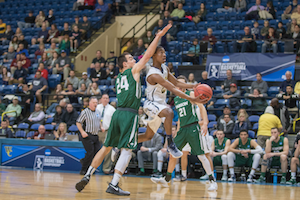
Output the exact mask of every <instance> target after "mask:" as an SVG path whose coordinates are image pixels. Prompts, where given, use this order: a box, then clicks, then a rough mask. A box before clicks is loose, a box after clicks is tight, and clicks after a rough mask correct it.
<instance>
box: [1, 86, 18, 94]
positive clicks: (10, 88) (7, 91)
mask: <svg viewBox="0 0 300 200" xmlns="http://www.w3.org/2000/svg"><path fill="white" fill-rule="evenodd" d="M16 90H17V86H15V85H6V86H4V88H3V90H2V92H3V93H4V94H15V93H16Z"/></svg>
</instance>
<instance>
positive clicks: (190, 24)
mask: <svg viewBox="0 0 300 200" xmlns="http://www.w3.org/2000/svg"><path fill="white" fill-rule="evenodd" d="M186 30H187V31H194V30H196V26H195V23H194V22H188V23H186Z"/></svg>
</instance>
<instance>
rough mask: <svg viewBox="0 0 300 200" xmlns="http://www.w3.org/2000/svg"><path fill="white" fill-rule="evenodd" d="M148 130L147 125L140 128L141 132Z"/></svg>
mask: <svg viewBox="0 0 300 200" xmlns="http://www.w3.org/2000/svg"><path fill="white" fill-rule="evenodd" d="M146 130H147V128H145V127H140V128H139V133H145V132H146Z"/></svg>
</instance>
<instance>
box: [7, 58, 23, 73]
mask: <svg viewBox="0 0 300 200" xmlns="http://www.w3.org/2000/svg"><path fill="white" fill-rule="evenodd" d="M19 60H21V55H20V54H17V55H16V58H15V59H13V61H12V62H11V64H10V71H11V73H12V74H14V71H15V70H16V68H18V66H17V64H18V61H19Z"/></svg>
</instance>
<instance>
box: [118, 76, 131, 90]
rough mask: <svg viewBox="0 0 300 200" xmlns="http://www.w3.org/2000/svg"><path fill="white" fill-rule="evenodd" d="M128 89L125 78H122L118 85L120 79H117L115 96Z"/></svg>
mask: <svg viewBox="0 0 300 200" xmlns="http://www.w3.org/2000/svg"><path fill="white" fill-rule="evenodd" d="M128 88H129V84H128V80H127V76H122V78H121V83H120V79H117V94H120V93H121V90H123V89H125V91H126V90H128Z"/></svg>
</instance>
